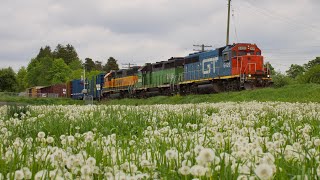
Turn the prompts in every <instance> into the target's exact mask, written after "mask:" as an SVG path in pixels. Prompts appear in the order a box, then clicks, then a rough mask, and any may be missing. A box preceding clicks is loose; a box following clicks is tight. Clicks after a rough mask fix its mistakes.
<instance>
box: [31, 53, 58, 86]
mask: <svg viewBox="0 0 320 180" xmlns="http://www.w3.org/2000/svg"><path fill="white" fill-rule="evenodd" d="M53 61H54V60H53V59H52V58H50V57H43V58H40V59H32V60H31V62H30V63H29V64H28V67H27V72H28V73H27V82H28V84H29V85H30V86H47V85H51V81H52V79H51V77H50V76H49V74H48V72H49V71H50V69H51V67H52V65H53Z"/></svg>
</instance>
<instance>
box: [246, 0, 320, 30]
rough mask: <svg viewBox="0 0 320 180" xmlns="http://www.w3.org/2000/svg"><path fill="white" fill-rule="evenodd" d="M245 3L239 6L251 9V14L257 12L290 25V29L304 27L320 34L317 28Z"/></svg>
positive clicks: (248, 2)
mask: <svg viewBox="0 0 320 180" xmlns="http://www.w3.org/2000/svg"><path fill="white" fill-rule="evenodd" d="M245 1H246V3H242V4H240V6H241V5H246V6H247V8H249V9H251V10H252V12H254V13H256V12H258V13H260V14H262V15H264V16H267V17H270V18H272V19H273V20H278V21H282V22H284V23H286V24H288V25H290V26H291V27H297V26H299V27H302V26H304V27H305V28H308V29H309V30H312V31H313V32H317V33H319V32H320V31H319V29H318V27H316V26H313V25H308V24H305V23H301V22H297V21H295V20H293V19H290V18H288V17H285V16H283V15H280V14H279V13H277V12H275V11H271V10H267V9H265V8H264V9H262V8H260V7H258V6H256V5H254V4H253V3H252V2H250V1H249V0H245ZM253 8H254V9H253ZM295 30H296V29H295ZM300 30H306V29H300Z"/></svg>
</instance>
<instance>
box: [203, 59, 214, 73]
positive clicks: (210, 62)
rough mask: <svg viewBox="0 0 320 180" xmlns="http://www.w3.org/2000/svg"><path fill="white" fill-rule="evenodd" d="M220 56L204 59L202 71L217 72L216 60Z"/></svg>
mask: <svg viewBox="0 0 320 180" xmlns="http://www.w3.org/2000/svg"><path fill="white" fill-rule="evenodd" d="M217 61H218V57H213V58H207V59H204V60H203V61H202V73H203V74H210V73H211V72H213V73H215V72H216V62H217Z"/></svg>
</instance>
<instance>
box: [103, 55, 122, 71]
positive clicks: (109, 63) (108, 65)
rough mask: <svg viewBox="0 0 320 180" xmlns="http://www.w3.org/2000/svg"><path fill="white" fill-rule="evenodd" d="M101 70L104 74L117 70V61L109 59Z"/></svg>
mask: <svg viewBox="0 0 320 180" xmlns="http://www.w3.org/2000/svg"><path fill="white" fill-rule="evenodd" d="M103 70H104V71H106V72H110V71H111V70H119V65H118V63H117V60H116V59H114V58H113V57H109V59H108V61H107V63H106V64H105V66H104V67H103Z"/></svg>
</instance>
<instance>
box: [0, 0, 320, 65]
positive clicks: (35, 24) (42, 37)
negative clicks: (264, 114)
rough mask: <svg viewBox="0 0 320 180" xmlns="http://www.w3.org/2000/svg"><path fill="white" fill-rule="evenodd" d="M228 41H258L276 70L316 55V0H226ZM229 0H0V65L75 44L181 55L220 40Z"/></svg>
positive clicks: (134, 53)
mask: <svg viewBox="0 0 320 180" xmlns="http://www.w3.org/2000/svg"><path fill="white" fill-rule="evenodd" d="M231 9H232V14H233V15H232V17H231V29H230V34H231V43H233V42H235V43H236V42H248V43H256V44H257V45H258V46H259V47H260V49H261V50H262V53H263V55H264V56H265V60H266V61H270V62H271V64H272V65H273V66H274V67H275V69H276V70H281V71H285V70H286V69H288V67H289V66H290V64H304V63H306V62H308V61H309V60H312V59H314V58H315V57H316V56H320V51H319V50H318V49H319V48H320V36H319V34H320V15H319V9H320V0H281V1H279V0H232V8H231ZM226 21H227V0H90V1H89V0H27V1H26V0H1V6H0V22H1V24H0V46H1V47H0V68H4V67H8V66H11V67H13V68H14V69H15V70H18V69H19V68H20V67H21V66H27V65H28V63H29V61H30V59H31V58H33V57H35V56H36V55H37V53H38V52H39V49H40V47H41V46H43V47H44V46H46V45H49V46H50V47H51V48H52V49H54V48H55V46H56V45H57V44H59V43H60V44H63V45H65V44H68V43H69V44H71V45H73V46H74V47H75V48H76V50H77V52H78V55H79V57H80V58H81V59H82V60H84V59H85V58H86V57H90V58H92V59H93V60H94V61H96V60H99V61H102V62H103V63H105V62H106V61H107V58H108V57H110V56H113V57H115V58H116V59H117V60H118V63H119V64H120V65H121V64H124V63H136V64H138V65H143V64H144V63H146V62H156V61H161V60H167V59H168V58H170V57H172V56H186V55H187V54H188V53H191V52H192V50H193V46H192V45H193V44H207V45H212V46H213V48H216V47H221V46H224V45H225V39H226Z"/></svg>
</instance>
